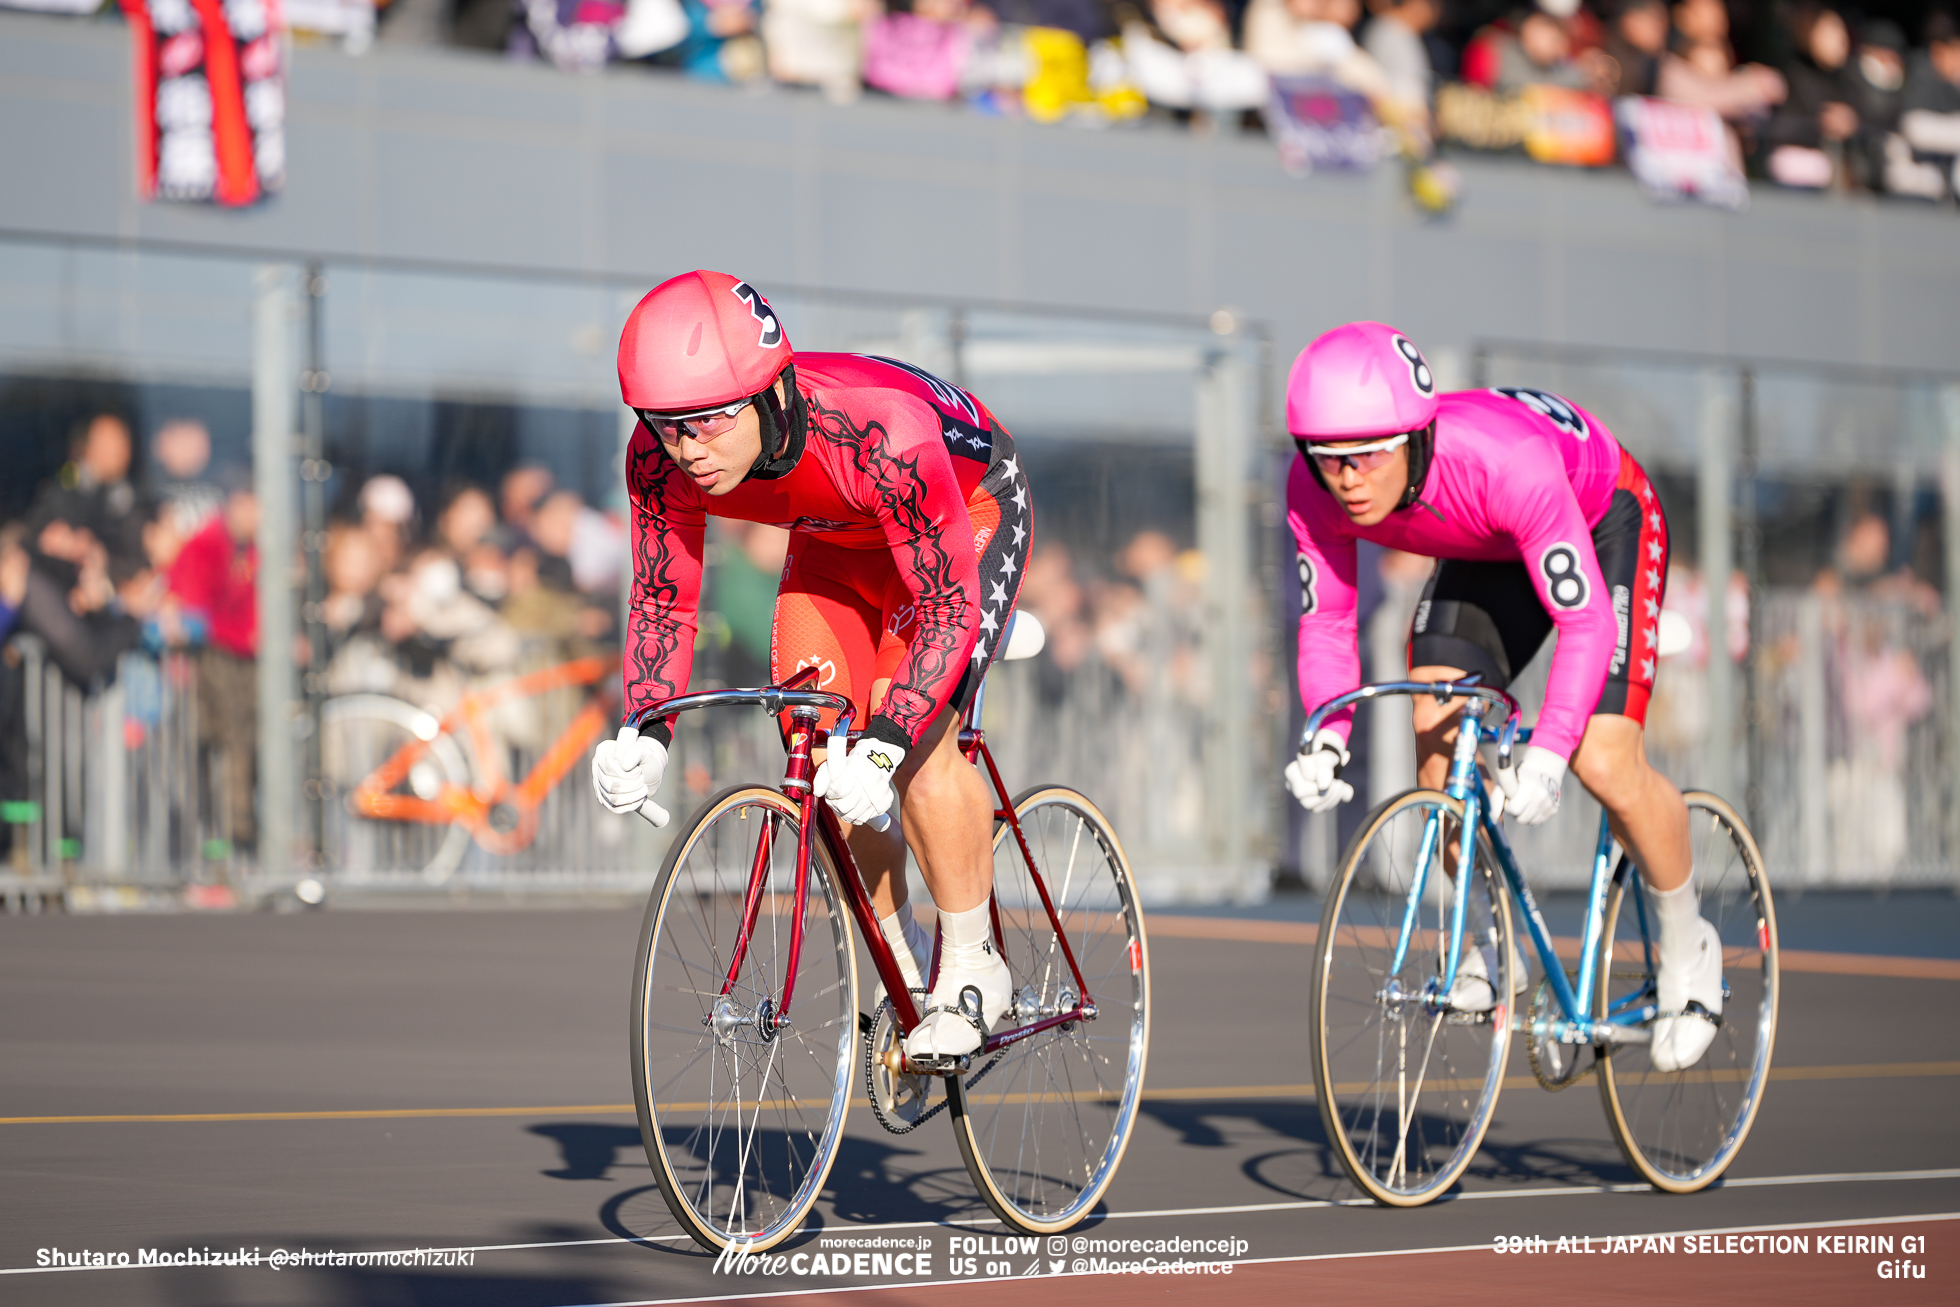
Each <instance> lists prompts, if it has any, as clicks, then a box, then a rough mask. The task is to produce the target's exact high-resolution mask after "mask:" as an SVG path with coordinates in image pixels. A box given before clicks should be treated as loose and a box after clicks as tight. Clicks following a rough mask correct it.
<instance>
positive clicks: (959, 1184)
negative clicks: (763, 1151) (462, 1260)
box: [531, 1126, 995, 1256]
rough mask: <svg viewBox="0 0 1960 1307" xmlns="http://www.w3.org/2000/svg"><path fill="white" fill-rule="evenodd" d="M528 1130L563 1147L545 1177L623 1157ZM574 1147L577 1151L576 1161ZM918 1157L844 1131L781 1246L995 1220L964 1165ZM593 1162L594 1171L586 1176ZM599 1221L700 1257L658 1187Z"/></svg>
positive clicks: (628, 1197)
mask: <svg viewBox="0 0 1960 1307" xmlns="http://www.w3.org/2000/svg"><path fill="white" fill-rule="evenodd" d="M582 1129H583V1130H595V1129H596V1128H595V1127H584V1128H582ZM607 1129H610V1130H612V1131H613V1132H614V1133H615V1135H617V1136H624V1137H625V1142H626V1143H630V1144H631V1145H632V1147H633V1150H634V1152H635V1153H636V1154H637V1153H638V1149H639V1145H640V1137H639V1132H638V1131H636V1130H627V1129H623V1128H620V1127H607ZM531 1130H532V1133H534V1134H539V1135H544V1136H547V1137H549V1138H553V1139H556V1140H559V1141H560V1144H561V1147H564V1148H565V1153H566V1165H565V1168H564V1170H563V1171H547V1172H545V1174H547V1175H552V1176H557V1177H560V1178H565V1179H587V1178H592V1179H603V1178H606V1176H605V1168H606V1167H608V1166H611V1165H619V1164H624V1159H616V1156H615V1153H614V1152H612V1151H607V1152H605V1153H604V1154H603V1156H602V1155H601V1151H600V1145H602V1144H606V1143H607V1142H608V1137H607V1136H598V1135H594V1134H587V1133H582V1132H580V1133H571V1134H570V1135H569V1138H570V1139H571V1140H572V1143H571V1145H569V1146H568V1145H566V1144H565V1143H564V1137H565V1132H564V1130H563V1128H562V1127H557V1126H534V1127H532V1128H531ZM624 1146H625V1144H624V1143H621V1142H620V1141H619V1140H618V1139H617V1138H612V1139H611V1142H610V1147H611V1148H612V1149H615V1150H616V1149H618V1148H621V1147H624ZM574 1148H577V1149H579V1150H580V1151H579V1152H578V1154H577V1157H576V1160H575V1158H574V1153H573V1149H574ZM918 1156H920V1153H919V1152H918V1150H916V1149H910V1148H898V1147H894V1146H892V1145H890V1144H887V1143H884V1142H882V1141H880V1140H877V1139H864V1138H859V1137H856V1136H852V1135H846V1136H845V1137H844V1141H843V1142H842V1143H841V1144H840V1145H839V1146H838V1150H837V1161H836V1164H835V1165H834V1166H832V1168H831V1171H830V1179H829V1181H828V1182H827V1184H826V1185H825V1187H824V1193H823V1196H822V1197H821V1198H820V1199H819V1200H818V1202H817V1206H816V1207H815V1208H814V1209H812V1211H811V1213H810V1225H809V1229H808V1231H807V1232H806V1233H805V1234H803V1235H799V1236H797V1237H796V1238H795V1239H792V1240H791V1241H790V1242H789V1243H788V1244H786V1245H785V1247H789V1248H794V1247H796V1246H797V1245H799V1244H801V1243H803V1242H805V1241H806V1240H807V1239H809V1238H810V1237H811V1236H812V1235H815V1234H818V1233H820V1232H822V1231H823V1230H825V1229H827V1228H848V1227H850V1226H855V1225H882V1224H886V1223H889V1222H911V1221H932V1222H936V1223H939V1224H943V1225H952V1226H959V1225H985V1226H988V1227H991V1226H992V1225H993V1224H994V1223H995V1222H994V1216H993V1214H992V1213H991V1212H989V1211H988V1210H987V1207H986V1205H985V1204H984V1203H982V1202H981V1201H980V1195H979V1194H978V1193H977V1192H976V1191H975V1190H974V1188H973V1181H972V1180H971V1179H970V1178H969V1177H968V1175H967V1173H966V1168H965V1167H959V1166H953V1167H934V1168H930V1169H926V1170H915V1169H913V1168H912V1167H911V1166H910V1165H909V1164H908V1160H907V1159H910V1158H915V1157H918ZM634 1160H635V1161H636V1162H637V1161H639V1158H638V1157H635V1159H634ZM595 1167H596V1169H597V1174H594V1173H593V1172H594V1170H595ZM568 1172H569V1173H571V1174H567V1173H568ZM599 1221H600V1223H601V1224H602V1225H604V1226H605V1228H606V1229H607V1230H609V1231H611V1232H612V1233H613V1234H616V1235H618V1236H619V1237H620V1238H622V1239H630V1240H633V1241H635V1242H638V1243H644V1244H645V1245H646V1246H647V1247H649V1248H657V1249H660V1250H662V1251H668V1252H679V1253H685V1254H689V1255H693V1256H703V1255H705V1254H703V1253H702V1251H701V1249H700V1248H699V1246H698V1245H696V1244H695V1243H694V1242H693V1241H692V1240H688V1239H680V1240H676V1239H674V1238H673V1237H672V1236H673V1235H674V1234H676V1233H678V1232H679V1228H680V1227H679V1225H678V1223H677V1222H676V1221H675V1220H674V1217H673V1214H672V1213H671V1212H669V1211H668V1210H667V1203H666V1200H665V1199H664V1198H663V1197H662V1196H661V1193H660V1189H659V1186H658V1185H651V1184H648V1185H640V1186H638V1187H636V1188H633V1189H629V1190H626V1191H625V1192H623V1193H619V1194H615V1195H613V1196H612V1197H611V1198H609V1199H607V1200H606V1201H605V1203H603V1204H602V1205H601V1206H600V1208H599ZM655 1240H657V1241H658V1242H654V1241H655Z"/></svg>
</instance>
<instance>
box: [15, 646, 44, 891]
mask: <svg viewBox="0 0 1960 1307" xmlns="http://www.w3.org/2000/svg"><path fill="white" fill-rule="evenodd" d="M16 647H17V648H18V649H19V650H20V658H21V667H20V672H21V685H22V690H21V695H22V698H23V699H25V701H26V702H25V703H24V704H23V705H22V707H23V708H24V709H25V712H24V714H23V715H24V716H25V717H26V721H25V722H24V723H22V724H23V725H24V726H25V727H26V731H27V801H28V803H29V804H30V805H32V807H31V808H30V812H32V813H33V814H35V816H34V820H33V821H31V822H29V823H28V824H27V825H25V826H23V827H21V829H20V833H19V834H18V835H17V836H16V837H15V838H17V839H24V840H26V841H27V865H28V869H29V870H30V871H40V872H45V871H48V870H50V869H51V866H52V865H53V864H50V863H49V861H48V849H47V830H48V820H49V819H48V792H47V783H46V781H47V767H48V709H47V699H46V698H45V696H44V694H43V677H42V675H41V661H42V651H43V646H42V644H41V640H40V637H38V636H33V635H28V634H26V633H25V632H23V633H22V634H21V635H19V636H17V637H16Z"/></svg>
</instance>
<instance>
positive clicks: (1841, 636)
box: [1369, 342, 1960, 888]
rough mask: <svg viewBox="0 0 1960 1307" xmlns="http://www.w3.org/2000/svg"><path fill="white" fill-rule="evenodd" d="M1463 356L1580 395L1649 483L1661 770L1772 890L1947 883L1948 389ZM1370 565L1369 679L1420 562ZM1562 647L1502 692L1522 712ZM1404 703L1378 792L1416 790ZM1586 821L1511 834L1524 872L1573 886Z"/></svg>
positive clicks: (1603, 354) (1683, 363) (1569, 355)
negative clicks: (1740, 838) (1749, 833)
mask: <svg viewBox="0 0 1960 1307" xmlns="http://www.w3.org/2000/svg"><path fill="white" fill-rule="evenodd" d="M1467 362H1468V372H1469V376H1468V377H1466V378H1465V380H1467V381H1469V382H1470V383H1471V384H1476V385H1493V386H1522V387H1531V388H1537V389H1543V390H1547V391H1551V392H1554V393H1556V394H1560V395H1563V396H1565V397H1567V398H1569V399H1571V400H1573V401H1574V402H1576V403H1578V404H1580V405H1582V406H1584V407H1585V408H1586V409H1587V410H1588V411H1590V412H1592V413H1593V414H1594V415H1595V416H1597V417H1598V418H1600V419H1601V420H1602V421H1603V422H1605V423H1606V424H1607V425H1608V427H1609V428H1611V430H1612V431H1613V433H1614V435H1615V436H1616V437H1617V438H1618V439H1619V440H1620V442H1621V443H1622V444H1623V445H1624V446H1625V447H1626V448H1627V449H1628V450H1630V451H1631V452H1632V453H1633V454H1634V456H1635V457H1637V458H1638V459H1640V461H1641V462H1642V464H1643V465H1644V466H1645V467H1646V468H1647V469H1648V471H1649V473H1650V475H1651V476H1652V477H1653V479H1654V483H1655V488H1656V490H1657V492H1658V493H1659V496H1660V499H1661V501H1662V504H1663V506H1664V509H1665V511H1666V514H1667V518H1668V523H1669V531H1670V536H1671V539H1672V551H1671V557H1670V569H1669V573H1668V578H1667V594H1666V598H1665V604H1664V610H1665V611H1664V615H1663V619H1662V620H1663V621H1665V622H1666V623H1667V627H1668V629H1669V631H1670V632H1671V633H1672V635H1673V636H1674V638H1673V639H1672V640H1670V639H1669V638H1667V637H1666V636H1664V637H1663V640H1662V646H1663V654H1664V656H1663V657H1662V658H1661V659H1660V660H1659V667H1658V671H1657V681H1656V685H1655V693H1654V699H1653V702H1652V705H1651V707H1650V710H1649V716H1648V730H1647V746H1648V752H1649V755H1650V757H1651V758H1652V759H1653V760H1654V762H1655V764H1656V765H1657V766H1658V767H1660V769H1661V770H1662V771H1663V772H1665V773H1666V774H1667V775H1669V776H1670V777H1671V778H1672V779H1673V780H1675V781H1676V783H1678V784H1680V785H1681V786H1683V787H1684V788H1687V787H1699V788H1705V789H1711V790H1715V791H1717V792H1719V793H1722V794H1724V795H1725V796H1727V797H1729V798H1730V799H1731V800H1733V801H1734V802H1736V803H1737V804H1738V805H1739V806H1740V807H1741V808H1742V810H1743V811H1744V812H1745V814H1746V815H1747V816H1748V817H1749V820H1750V822H1751V825H1752V827H1753V828H1754V830H1755V832H1756V833H1757V836H1758V839H1759V841H1760V843H1761V845H1762V848H1763V851H1764V854H1765V856H1766V857H1767V858H1768V859H1769V861H1770V864H1771V870H1772V873H1773V874H1774V876H1775V877H1776V879H1777V881H1778V883H1779V884H1782V885H1789V886H1792V887H1802V886H1816V887H1863V888H1871V887H1879V888H1883V887H1887V886H1900V887H1908V886H1921V887H1923V886H1929V885H1952V884H1954V883H1955V882H1956V875H1957V874H1960V829H1957V828H1956V820H1960V802H1956V798H1957V796H1960V754H1957V753H1956V743H1957V742H1960V697H1956V694H1955V686H1956V670H1955V669H1956V665H1957V664H1956V659H1957V658H1960V640H1956V629H1960V628H1956V621H1960V613H1956V611H1955V605H1954V602H1953V591H1952V580H1953V578H1954V577H1955V576H1960V554H1956V551H1957V550H1960V533H1956V531H1955V530H1954V529H1953V521H1954V519H1953V505H1954V504H1955V503H1956V502H1960V473H1956V468H1960V379H1956V378H1955V377H1953V376H1938V375H1924V374H1913V373H1903V372H1896V371H1888V370H1885V369H1878V368H1861V367H1825V366H1795V365H1788V364H1778V363H1773V362H1762V361H1747V360H1728V361H1725V360H1711V359H1708V358H1702V357H1689V356H1670V355H1659V354H1644V353H1640V352H1637V351H1593V350H1579V349H1567V348H1559V347H1553V346H1546V345H1537V344H1523V343H1514V342H1505V343H1486V344H1484V345H1482V346H1480V347H1478V348H1477V349H1476V350H1475V351H1474V352H1473V354H1472V356H1471V358H1470V359H1469V360H1468V361H1467ZM1382 566H1383V570H1384V577H1385V582H1384V585H1383V587H1382V594H1383V599H1382V601H1381V606H1380V608H1379V609H1378V610H1377V613H1376V615H1375V617H1374V620H1373V625H1372V626H1371V628H1370V637H1369V638H1370V648H1371V650H1372V666H1371V672H1372V674H1373V675H1375V676H1377V677H1379V678H1383V679H1386V678H1387V677H1389V676H1391V675H1395V674H1399V673H1400V672H1401V671H1402V670H1403V669H1404V666H1405V661H1404V658H1403V649H1402V640H1403V639H1404V638H1405V637H1406V633H1407V631H1408V624H1409V618H1410V615H1411V614H1412V612H1413V610H1414V605H1415V602H1416V597H1417V594H1418V593H1419V591H1420V588H1421V583H1422V580H1423V578H1424V577H1425V576H1426V574H1427V569H1426V567H1424V566H1414V567H1411V566H1409V565H1407V564H1405V563H1399V562H1398V561H1397V560H1394V559H1390V560H1388V561H1387V562H1385V563H1384V564H1383V565H1382ZM1714 578H1726V580H1724V581H1715V580H1714ZM1555 644H1556V641H1555V640H1554V641H1550V642H1548V645H1547V648H1546V649H1545V650H1543V651H1541V653H1540V655H1539V657H1538V658H1537V659H1536V660H1535V661H1534V662H1533V663H1532V664H1531V666H1530V667H1528V668H1527V669H1526V670H1525V671H1524V673H1523V674H1522V675H1521V676H1520V677H1519V679H1518V682H1517V684H1516V685H1515V686H1514V687H1513V688H1514V690H1515V691H1516V692H1517V694H1518V696H1519V698H1520V699H1521V700H1522V701H1523V702H1524V704H1525V705H1526V721H1527V722H1529V721H1530V720H1532V718H1533V716H1534V715H1535V710H1536V707H1537V704H1538V703H1539V701H1540V699H1541V698H1542V694H1543V689H1544V678H1545V673H1546V669H1547V667H1548V666H1549V662H1550V655H1551V652H1552V649H1553V648H1554V647H1555ZM1400 712H1401V716H1400V717H1399V718H1397V717H1391V716H1390V715H1388V714H1383V715H1382V716H1381V717H1380V718H1378V719H1377V721H1376V723H1375V725H1374V726H1373V727H1372V728H1371V731H1370V741H1369V742H1370V745H1371V763H1370V773H1369V779H1370V784H1371V789H1372V791H1373V792H1374V793H1375V794H1376V795H1378V796H1379V795H1385V794H1387V793H1392V792H1394V791H1395V790H1396V789H1399V788H1402V787H1404V786H1406V785H1408V784H1409V783H1411V782H1412V780H1413V776H1414V751H1413V745H1412V744H1411V743H1410V742H1409V740H1408V737H1407V729H1408V728H1407V723H1406V715H1407V709H1406V708H1402V709H1401V710H1400ZM1568 789H1571V790H1574V791H1576V789H1577V787H1576V786H1568ZM1597 821H1598V809H1597V807H1595V806H1594V805H1593V804H1592V803H1590V802H1589V801H1574V802H1569V803H1567V804H1566V805H1565V809H1564V811H1562V812H1561V813H1560V815H1559V816H1558V817H1557V818H1556V819H1555V820H1554V821H1553V822H1552V823H1551V824H1549V825H1548V826H1547V827H1545V828H1543V829H1542V830H1539V831H1524V832H1520V833H1519V837H1518V841H1517V842H1518V846H1519V849H1520V853H1521V856H1522V857H1523V858H1524V862H1525V866H1527V867H1528V868H1530V869H1531V870H1532V872H1533V874H1534V876H1535V877H1537V878H1539V879H1540V880H1541V881H1542V882H1543V883H1545V884H1548V885H1570V886H1577V885H1581V884H1583V883H1584V882H1585V879H1586V877H1587V876H1588V874H1589V872H1590V859H1591V852H1592V841H1593V838H1594V835H1595V832H1596V829H1597V826H1596V823H1597Z"/></svg>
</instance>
